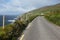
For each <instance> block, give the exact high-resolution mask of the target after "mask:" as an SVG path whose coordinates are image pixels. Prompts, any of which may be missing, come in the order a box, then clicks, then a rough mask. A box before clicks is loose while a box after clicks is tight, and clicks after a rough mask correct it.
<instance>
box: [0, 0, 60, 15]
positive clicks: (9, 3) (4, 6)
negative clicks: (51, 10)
mask: <svg viewBox="0 0 60 40" xmlns="http://www.w3.org/2000/svg"><path fill="white" fill-rule="evenodd" d="M58 3H60V0H0V15H19V14H23V13H25V12H28V11H31V10H34V9H37V8H40V7H44V6H49V5H54V4H58Z"/></svg>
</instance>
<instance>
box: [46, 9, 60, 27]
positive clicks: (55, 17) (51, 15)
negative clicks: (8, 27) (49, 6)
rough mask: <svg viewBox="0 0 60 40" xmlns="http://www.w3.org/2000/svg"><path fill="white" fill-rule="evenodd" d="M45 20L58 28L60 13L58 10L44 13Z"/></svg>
mask: <svg viewBox="0 0 60 40" xmlns="http://www.w3.org/2000/svg"><path fill="white" fill-rule="evenodd" d="M45 18H46V19H48V20H49V21H51V22H53V23H54V24H56V25H59V26H60V11H59V10H55V11H53V10H52V12H50V13H46V14H45Z"/></svg>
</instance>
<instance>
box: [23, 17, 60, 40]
mask: <svg viewBox="0 0 60 40" xmlns="http://www.w3.org/2000/svg"><path fill="white" fill-rule="evenodd" d="M23 35H24V36H23V39H22V40H60V27H59V26H56V25H55V24H53V23H50V22H48V21H47V20H46V19H45V18H44V17H40V16H39V17H37V18H35V19H34V20H33V21H32V22H31V23H30V24H29V25H28V27H27V28H26V30H25V31H24V34H23Z"/></svg>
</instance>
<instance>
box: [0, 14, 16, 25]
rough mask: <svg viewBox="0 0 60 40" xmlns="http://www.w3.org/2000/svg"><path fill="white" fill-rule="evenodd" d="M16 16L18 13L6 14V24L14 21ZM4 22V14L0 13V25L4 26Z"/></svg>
mask: <svg viewBox="0 0 60 40" xmlns="http://www.w3.org/2000/svg"><path fill="white" fill-rule="evenodd" d="M16 17H17V15H5V25H7V24H9V23H12V22H11V20H14V19H15V18H16ZM9 20H10V21H9ZM2 24H3V16H2V15H0V26H2Z"/></svg>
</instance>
